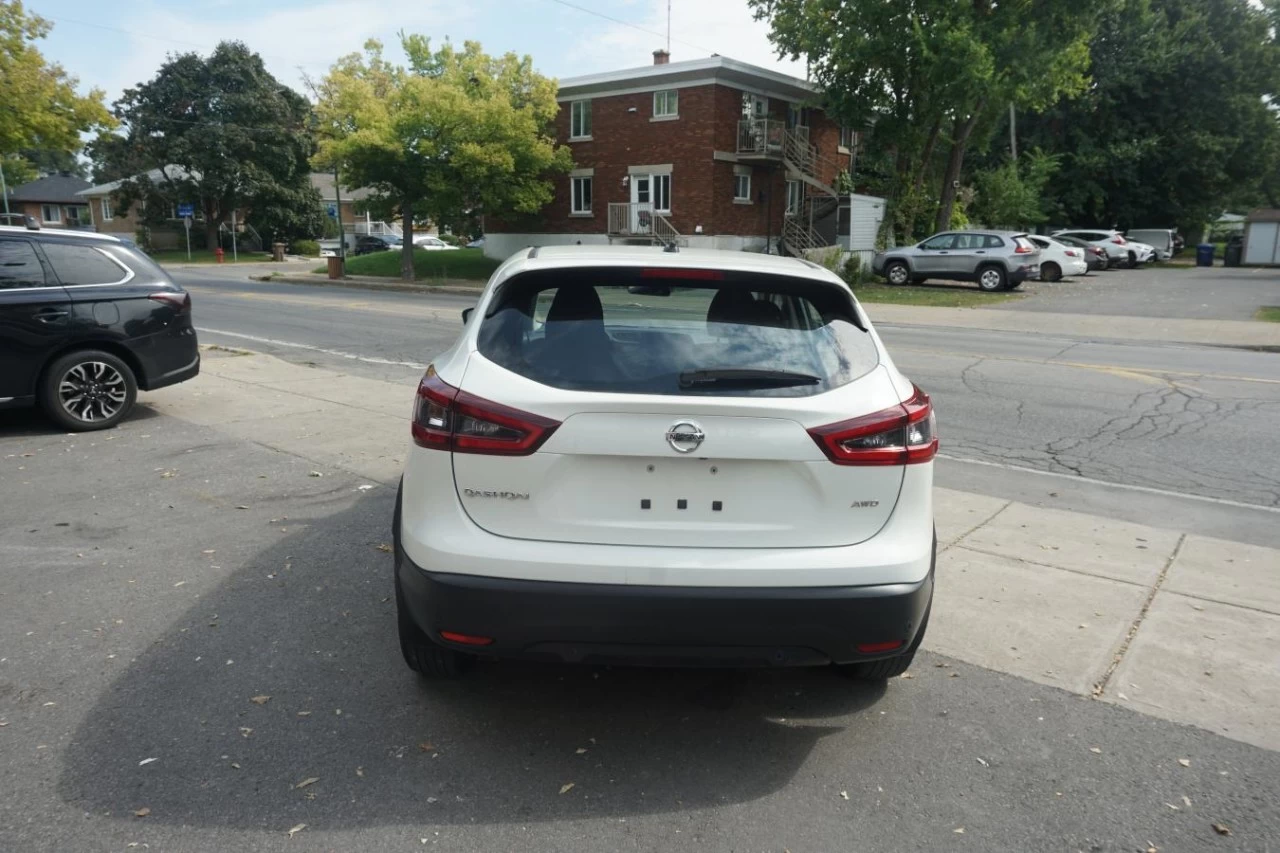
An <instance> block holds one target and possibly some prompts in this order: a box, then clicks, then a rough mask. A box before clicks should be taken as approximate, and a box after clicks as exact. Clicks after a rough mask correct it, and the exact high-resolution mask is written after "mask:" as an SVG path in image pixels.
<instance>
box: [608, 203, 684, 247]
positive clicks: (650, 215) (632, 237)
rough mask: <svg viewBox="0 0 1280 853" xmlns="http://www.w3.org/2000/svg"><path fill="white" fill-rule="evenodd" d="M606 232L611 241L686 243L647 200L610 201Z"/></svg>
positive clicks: (669, 221)
mask: <svg viewBox="0 0 1280 853" xmlns="http://www.w3.org/2000/svg"><path fill="white" fill-rule="evenodd" d="M607 233H608V235H609V242H611V243H612V242H613V241H614V239H619V240H622V241H625V242H636V241H648V242H650V243H655V244H661V245H663V246H669V245H671V244H673V243H674V244H675V245H677V246H684V245H687V244H688V241H687V240H686V239H685V238H684V236H683V235H682V234H681V233H680V232H679V231H677V230H676V227H675V226H674V225H672V224H671V220H670V219H668V218H667V217H666V216H665V215H664V214H661V213H658V212H657V211H655V210H654V209H653V204H652V203H648V202H636V203H628V202H611V203H610V204H609V224H608V232H607Z"/></svg>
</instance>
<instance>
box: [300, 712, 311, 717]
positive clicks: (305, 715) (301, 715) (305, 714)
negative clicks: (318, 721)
mask: <svg viewBox="0 0 1280 853" xmlns="http://www.w3.org/2000/svg"><path fill="white" fill-rule="evenodd" d="M298 716H299V717H310V716H311V712H310V711H299V712H298Z"/></svg>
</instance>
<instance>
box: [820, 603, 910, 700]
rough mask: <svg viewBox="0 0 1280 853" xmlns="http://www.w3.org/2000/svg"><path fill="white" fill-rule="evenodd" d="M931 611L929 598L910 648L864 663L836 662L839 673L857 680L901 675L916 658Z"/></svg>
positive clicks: (877, 679) (880, 679) (884, 678)
mask: <svg viewBox="0 0 1280 853" xmlns="http://www.w3.org/2000/svg"><path fill="white" fill-rule="evenodd" d="M932 611H933V601H932V600H930V601H929V607H928V608H927V609H926V610H925V611H924V619H923V620H921V622H920V630H919V631H917V632H916V638H915V639H914V640H912V641H911V648H909V649H907V650H906V651H905V652H903V653H902V654H900V655H898V656H897V657H892V658H884V659H883V660H873V661H867V662H866V663H844V664H837V665H836V670H838V671H839V672H840V674H841V675H845V676H848V677H849V678H856V679H858V680H859V681H885V680H887V679H890V678H897V677H898V676H899V675H902V673H904V672H906V671H907V670H908V669H910V668H911V662H912V661H914V660H915V659H916V650H917V649H919V648H920V642H921V641H922V640H923V639H924V632H925V629H926V628H928V627H929V614H930V613H931V612H932Z"/></svg>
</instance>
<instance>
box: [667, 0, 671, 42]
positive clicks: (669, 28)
mask: <svg viewBox="0 0 1280 853" xmlns="http://www.w3.org/2000/svg"><path fill="white" fill-rule="evenodd" d="M670 52H671V0H667V53H670Z"/></svg>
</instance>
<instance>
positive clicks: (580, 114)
mask: <svg viewBox="0 0 1280 853" xmlns="http://www.w3.org/2000/svg"><path fill="white" fill-rule="evenodd" d="M569 138H570V139H590V138H591V102H590V101H573V102H572V103H570V104H569Z"/></svg>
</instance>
